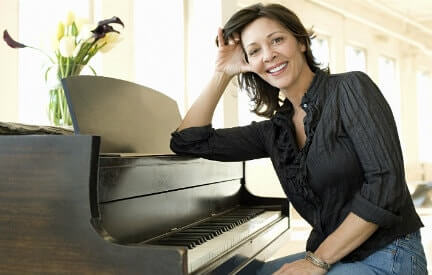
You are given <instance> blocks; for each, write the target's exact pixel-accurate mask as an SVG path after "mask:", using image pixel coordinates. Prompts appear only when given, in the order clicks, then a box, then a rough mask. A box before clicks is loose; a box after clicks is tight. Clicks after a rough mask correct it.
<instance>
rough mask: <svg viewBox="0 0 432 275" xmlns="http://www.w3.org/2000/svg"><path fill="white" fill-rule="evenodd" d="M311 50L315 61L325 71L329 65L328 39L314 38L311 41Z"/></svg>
mask: <svg viewBox="0 0 432 275" xmlns="http://www.w3.org/2000/svg"><path fill="white" fill-rule="evenodd" d="M311 49H312V53H313V56H314V57H315V60H316V61H317V62H318V63H319V64H320V65H319V67H320V68H321V69H325V68H327V67H328V66H329V63H330V48H329V39H327V38H324V37H315V38H314V39H312V44H311Z"/></svg>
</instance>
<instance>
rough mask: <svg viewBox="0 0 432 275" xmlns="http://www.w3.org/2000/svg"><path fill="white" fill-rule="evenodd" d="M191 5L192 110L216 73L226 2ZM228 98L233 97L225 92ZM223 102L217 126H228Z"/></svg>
mask: <svg viewBox="0 0 432 275" xmlns="http://www.w3.org/2000/svg"><path fill="white" fill-rule="evenodd" d="M186 2H188V7H187V12H188V24H187V31H188V33H187V51H186V66H185V68H186V71H187V75H186V91H187V93H186V97H187V98H186V101H187V102H186V103H187V104H185V105H186V106H187V108H189V107H190V106H191V105H192V104H193V103H194V101H195V100H196V99H197V98H198V96H199V95H200V94H201V92H202V90H203V88H204V87H205V86H206V84H207V82H208V81H209V79H210V77H211V76H212V74H213V72H214V64H215V60H216V53H217V47H216V44H215V38H216V35H217V30H218V27H220V26H221V25H222V9H221V5H222V3H221V2H222V1H186ZM224 96H229V93H228V92H227V93H225V95H224ZM223 107H224V106H223V99H221V100H220V101H219V104H218V105H217V107H216V110H215V113H214V115H213V121H212V123H213V127H215V128H222V127H224V108H223Z"/></svg>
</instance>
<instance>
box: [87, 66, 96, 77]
mask: <svg viewBox="0 0 432 275" xmlns="http://www.w3.org/2000/svg"><path fill="white" fill-rule="evenodd" d="M88 66H89V68H90V70H91V71H92V72H93V74H94V75H97V74H96V71H95V69H93V67H92V66H90V65H88Z"/></svg>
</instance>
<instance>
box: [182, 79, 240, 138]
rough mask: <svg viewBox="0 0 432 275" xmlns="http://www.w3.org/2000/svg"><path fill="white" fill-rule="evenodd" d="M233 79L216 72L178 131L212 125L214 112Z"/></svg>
mask: <svg viewBox="0 0 432 275" xmlns="http://www.w3.org/2000/svg"><path fill="white" fill-rule="evenodd" d="M231 79H232V76H230V75H228V74H225V73H223V72H215V73H214V74H213V77H212V78H211V80H210V81H209V83H208V84H207V86H206V87H205V88H204V90H203V91H202V93H201V94H200V96H199V97H198V98H197V99H196V100H195V102H194V103H193V104H192V106H191V108H190V109H189V111H188V112H187V113H186V116H185V117H184V119H183V121H182V122H181V124H180V126H179V128H178V131H180V130H182V129H185V128H189V127H197V126H204V125H208V124H210V123H211V121H212V118H213V113H214V110H215V109H216V106H217V104H218V102H219V100H220V98H221V96H222V94H223V93H224V91H225V88H226V87H227V86H228V83H229V82H230V80H231Z"/></svg>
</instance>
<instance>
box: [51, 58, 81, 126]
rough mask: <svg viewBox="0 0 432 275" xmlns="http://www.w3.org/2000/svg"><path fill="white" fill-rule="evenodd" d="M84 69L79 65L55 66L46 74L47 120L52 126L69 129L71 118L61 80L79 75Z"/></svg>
mask: <svg viewBox="0 0 432 275" xmlns="http://www.w3.org/2000/svg"><path fill="white" fill-rule="evenodd" d="M83 68H84V65H80V64H71V63H66V64H61V65H59V64H56V65H55V66H53V67H52V68H51V70H52V73H51V74H47V77H46V80H47V84H48V87H49V89H48V90H49V102H48V118H49V121H50V122H51V125H53V126H60V127H70V126H72V118H71V115H70V112H69V107H68V104H67V101H66V95H65V93H64V90H63V86H62V85H61V79H63V78H66V77H69V76H75V75H79V74H80V73H81V71H82V69H83Z"/></svg>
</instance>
